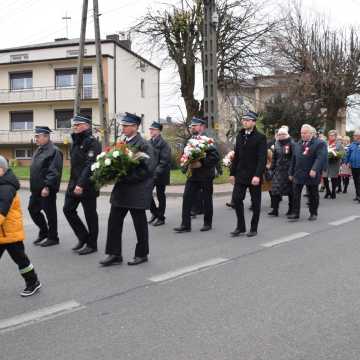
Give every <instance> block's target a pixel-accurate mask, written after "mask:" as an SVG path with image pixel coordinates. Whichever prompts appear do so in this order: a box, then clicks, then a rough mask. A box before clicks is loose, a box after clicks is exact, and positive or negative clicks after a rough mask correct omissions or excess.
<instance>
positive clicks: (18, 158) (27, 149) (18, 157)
mask: <svg viewBox="0 0 360 360" xmlns="http://www.w3.org/2000/svg"><path fill="white" fill-rule="evenodd" d="M19 150H21V151H25V156H17V155H16V152H17V151H19ZM30 152H31V149H29V148H15V149H14V157H15V159H17V160H29V159H31V158H32V156H30V155H29V153H30Z"/></svg>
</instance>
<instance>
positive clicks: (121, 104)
mask: <svg viewBox="0 0 360 360" xmlns="http://www.w3.org/2000/svg"><path fill="white" fill-rule="evenodd" d="M78 47H79V40H78V39H75V40H68V39H58V40H55V41H54V42H51V43H45V44H38V45H30V46H22V47H17V48H10V49H1V50H0V154H2V155H4V156H6V157H7V158H8V159H17V160H18V161H19V163H22V164H26V163H28V162H29V160H30V158H31V156H32V152H33V151H34V148H35V145H34V141H33V135H34V134H33V130H34V128H35V126H38V125H45V126H48V127H50V128H51V129H52V130H53V134H52V140H53V141H54V142H55V143H56V144H58V145H59V146H60V147H61V148H62V149H63V151H64V155H65V156H64V158H65V160H68V150H69V146H70V133H71V129H70V125H71V124H70V119H71V117H72V115H73V107H74V98H75V84H76V67H77V56H78ZM102 65H103V73H104V83H105V110H106V115H107V118H108V123H109V124H112V125H113V126H114V127H113V129H115V126H116V121H114V119H116V114H121V113H124V112H126V111H128V112H132V113H136V114H137V115H139V116H142V117H143V123H142V126H141V129H140V130H141V131H142V132H145V131H147V129H148V127H149V125H150V124H151V122H152V121H154V120H158V119H159V118H160V94H159V83H160V69H159V68H158V67H157V66H155V65H154V64H152V63H151V62H149V61H148V60H146V59H144V58H143V57H141V56H140V55H138V54H136V53H135V52H133V51H132V50H131V44H130V42H129V41H128V40H120V39H119V37H118V36H117V35H110V36H107V38H106V40H102ZM81 109H82V110H81V112H82V113H83V114H84V115H88V116H91V118H92V120H93V125H94V133H95V135H96V136H99V137H101V133H100V131H99V125H100V124H99V107H98V88H97V76H96V58H95V43H94V41H93V40H88V41H86V46H85V59H84V74H83V89H82V102H81ZM112 136H113V135H112Z"/></svg>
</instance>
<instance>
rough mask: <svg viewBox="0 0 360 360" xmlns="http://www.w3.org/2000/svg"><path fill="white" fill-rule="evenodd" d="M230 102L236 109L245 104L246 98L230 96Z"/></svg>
mask: <svg viewBox="0 0 360 360" xmlns="http://www.w3.org/2000/svg"><path fill="white" fill-rule="evenodd" d="M230 102H231V104H232V105H233V106H234V107H240V106H242V105H243V104H244V98H243V97H242V96H238V95H237V96H230Z"/></svg>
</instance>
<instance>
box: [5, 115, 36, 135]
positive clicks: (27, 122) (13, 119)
mask: <svg viewBox="0 0 360 360" xmlns="http://www.w3.org/2000/svg"><path fill="white" fill-rule="evenodd" d="M33 124H34V120H33V112H32V111H13V112H11V113H10V129H11V131H20V130H32V129H33Z"/></svg>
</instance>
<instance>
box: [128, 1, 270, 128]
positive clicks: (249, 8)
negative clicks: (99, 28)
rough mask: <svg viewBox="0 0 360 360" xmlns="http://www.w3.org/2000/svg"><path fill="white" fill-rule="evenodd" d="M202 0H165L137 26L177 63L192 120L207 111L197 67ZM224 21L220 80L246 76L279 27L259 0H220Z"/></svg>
mask: <svg viewBox="0 0 360 360" xmlns="http://www.w3.org/2000/svg"><path fill="white" fill-rule="evenodd" d="M202 3H203V1H201V0H186V1H185V3H184V1H182V2H181V3H180V4H178V5H170V4H169V5H166V6H165V8H164V9H163V10H154V9H151V8H150V9H149V10H148V12H147V14H146V15H145V16H144V17H143V18H142V19H140V21H139V23H138V24H137V25H136V26H135V27H134V31H135V32H136V33H138V34H141V35H143V36H144V37H145V38H146V40H147V43H148V45H149V46H150V47H151V48H152V51H159V52H162V53H164V51H165V54H166V55H165V56H166V60H168V61H171V62H173V63H175V64H176V69H177V72H178V73H179V77H180V82H181V87H180V90H181V96H182V97H183V99H184V102H185V106H186V110H187V123H188V122H189V121H190V119H191V118H192V116H201V115H202V105H201V104H202V102H201V101H199V100H197V99H195V96H194V89H195V74H196V73H195V69H196V65H197V64H201V61H202V56H201V53H202V21H203V5H202ZM217 11H218V15H219V23H218V27H217V38H218V76H219V84H220V85H221V84H223V83H225V82H226V81H225V80H228V79H230V78H239V77H243V76H247V75H248V74H249V73H251V72H252V71H254V69H255V68H258V67H259V66H260V65H261V63H262V61H261V57H262V56H264V55H265V51H266V49H267V47H265V46H264V42H265V39H266V34H267V33H268V32H270V31H271V30H272V29H274V27H275V22H269V21H267V20H265V19H266V17H265V16H262V17H260V16H259V14H260V5H259V4H258V5H257V3H256V2H255V0H240V1H232V0H219V1H217Z"/></svg>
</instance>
